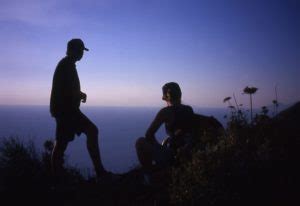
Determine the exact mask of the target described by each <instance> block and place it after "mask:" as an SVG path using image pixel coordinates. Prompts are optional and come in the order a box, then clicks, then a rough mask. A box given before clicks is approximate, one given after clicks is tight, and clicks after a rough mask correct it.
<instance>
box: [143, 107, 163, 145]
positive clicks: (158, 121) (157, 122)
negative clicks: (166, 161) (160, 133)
mask: <svg viewBox="0 0 300 206" xmlns="http://www.w3.org/2000/svg"><path fill="white" fill-rule="evenodd" d="M164 116H165V115H164V112H163V110H160V111H159V112H158V114H157V115H156V117H155V119H154V120H153V122H152V123H151V125H150V127H149V128H148V130H147V132H146V139H147V140H149V141H150V142H152V143H158V142H157V140H156V138H155V133H156V132H157V130H158V129H159V128H160V126H161V125H162V124H163V123H164V120H165V117H164Z"/></svg>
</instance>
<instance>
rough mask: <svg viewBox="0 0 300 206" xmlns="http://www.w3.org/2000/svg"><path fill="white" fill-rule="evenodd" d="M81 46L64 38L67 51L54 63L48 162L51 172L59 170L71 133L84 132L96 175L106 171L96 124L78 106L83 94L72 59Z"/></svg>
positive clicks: (79, 42)
mask: <svg viewBox="0 0 300 206" xmlns="http://www.w3.org/2000/svg"><path fill="white" fill-rule="evenodd" d="M84 51H89V50H88V49H87V48H85V46H84V43H83V41H82V40H81V39H72V40H70V41H69V42H68V46H67V53H66V54H67V55H66V57H64V58H63V59H62V60H61V61H60V62H59V63H58V65H57V67H56V70H55V73H54V76H53V82H52V90H51V99H50V112H51V115H52V116H53V117H54V118H55V120H56V141H55V144H54V148H53V151H52V157H51V164H52V171H53V172H54V174H55V175H58V176H60V175H61V174H62V171H63V156H64V152H65V150H66V148H67V146H68V143H69V142H70V141H72V140H73V139H74V137H75V134H77V135H80V134H81V133H84V134H85V135H86V136H87V141H86V144H87V149H88V152H89V155H90V157H91V159H92V162H93V165H94V168H95V172H96V175H97V178H99V177H100V178H101V177H103V176H104V175H107V174H109V173H108V172H107V171H106V170H105V169H104V167H103V164H102V161H101V157H100V152H99V145H98V128H97V127H96V125H95V124H94V123H93V122H91V120H89V119H88V118H87V117H86V116H85V115H84V114H83V113H82V112H81V111H80V109H79V107H80V103H81V102H83V103H85V102H86V98H87V95H86V94H85V93H83V92H81V90H80V81H79V78H78V74H77V70H76V65H75V63H76V61H80V60H81V58H82V56H83V52H84Z"/></svg>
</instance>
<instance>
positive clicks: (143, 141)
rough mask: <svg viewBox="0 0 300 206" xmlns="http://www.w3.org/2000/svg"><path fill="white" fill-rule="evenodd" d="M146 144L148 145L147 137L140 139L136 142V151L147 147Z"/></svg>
mask: <svg viewBox="0 0 300 206" xmlns="http://www.w3.org/2000/svg"><path fill="white" fill-rule="evenodd" d="M145 144H146V138H145V137H140V138H138V139H137V140H136V142H135V148H136V150H141V149H142V148H144V147H145Z"/></svg>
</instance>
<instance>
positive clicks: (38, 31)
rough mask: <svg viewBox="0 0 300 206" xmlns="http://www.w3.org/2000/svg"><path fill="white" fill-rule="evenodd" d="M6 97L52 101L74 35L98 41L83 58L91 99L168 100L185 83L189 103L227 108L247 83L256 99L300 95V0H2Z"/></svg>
mask: <svg viewBox="0 0 300 206" xmlns="http://www.w3.org/2000/svg"><path fill="white" fill-rule="evenodd" d="M0 27H1V30H0V36H1V38H0V42H1V47H0V53H1V57H0V71H1V73H0V104H6V105H15V104H24V105H47V104H49V96H50V91H51V83H52V77H53V73H54V69H55V67H56V65H57V63H58V61H59V60H60V59H61V58H62V57H64V55H65V52H66V43H67V42H68V41H69V40H70V39H71V38H81V39H83V41H84V42H85V44H86V47H87V48H89V49H90V51H89V52H86V53H85V54H84V57H83V59H82V60H81V61H80V62H78V63H77V68H78V73H79V76H80V80H81V87H82V90H83V91H84V92H86V93H87V94H88V99H87V105H99V106H105V105H106V106H162V105H163V104H164V103H163V102H162V101H161V87H162V85H163V84H164V83H166V82H169V81H176V82H178V83H179V84H180V85H181V87H182V90H183V101H184V103H187V104H191V105H194V106H200V107H222V106H226V105H225V104H224V103H223V98H224V97H226V96H232V94H233V93H235V95H236V97H237V100H238V103H243V104H244V105H248V104H249V98H248V96H247V95H242V90H243V88H244V87H246V86H255V87H257V88H258V91H257V94H255V95H254V97H253V100H254V107H260V106H263V105H270V104H272V100H273V99H274V98H275V91H274V89H275V86H276V85H277V88H278V98H279V102H282V103H285V104H289V103H292V102H295V101H297V100H300V92H299V90H300V81H299V77H300V1H297V0H282V1H276V0H274V1H267V0H251V1H250V0H249V1H248V0H246V1H238V0H228V1H221V0H220V1H210V0H207V1H201V0H191V1H177V0H170V1H168V0H147V1H140V0H124V1H119V0H86V1H82V0H81V1H71V0H66V1H58V0H54V1H47V0H28V1H14V0H4V1H3V0H2V1H1V7H0Z"/></svg>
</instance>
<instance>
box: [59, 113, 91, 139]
mask: <svg viewBox="0 0 300 206" xmlns="http://www.w3.org/2000/svg"><path fill="white" fill-rule="evenodd" d="M55 119H56V140H57V141H65V142H69V141H72V140H74V137H75V134H77V135H78V136H79V135H80V134H81V133H86V131H87V129H88V128H90V127H96V126H95V125H94V123H92V122H91V120H89V118H87V116H85V115H84V114H83V113H82V112H81V111H80V110H79V111H76V112H74V113H72V114H68V115H64V116H61V117H56V118H55Z"/></svg>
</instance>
